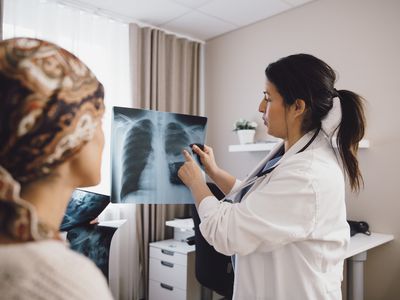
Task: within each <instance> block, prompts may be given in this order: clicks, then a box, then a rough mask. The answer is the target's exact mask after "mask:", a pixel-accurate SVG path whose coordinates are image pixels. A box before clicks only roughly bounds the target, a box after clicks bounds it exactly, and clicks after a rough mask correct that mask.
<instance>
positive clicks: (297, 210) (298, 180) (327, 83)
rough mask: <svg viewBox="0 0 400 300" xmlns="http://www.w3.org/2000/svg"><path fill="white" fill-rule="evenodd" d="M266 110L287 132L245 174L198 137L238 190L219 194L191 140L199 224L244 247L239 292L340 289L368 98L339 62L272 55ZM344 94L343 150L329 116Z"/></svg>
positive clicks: (269, 122) (207, 160) (289, 295)
mask: <svg viewBox="0 0 400 300" xmlns="http://www.w3.org/2000/svg"><path fill="white" fill-rule="evenodd" d="M265 74H266V79H267V80H266V90H265V92H264V94H265V96H264V98H263V99H262V101H261V103H260V106H259V111H260V112H261V113H262V114H263V115H262V118H263V120H264V124H265V126H266V127H267V132H268V133H269V134H270V135H273V136H275V137H278V138H281V139H283V141H282V143H280V144H279V145H277V146H276V148H275V149H273V150H272V151H271V152H270V154H269V155H268V156H267V157H266V158H265V159H264V160H263V161H261V163H260V164H259V165H258V166H257V167H256V168H255V169H254V171H252V172H251V173H250V175H249V176H248V178H246V179H245V180H244V182H240V181H239V180H237V179H236V178H235V177H233V176H232V175H230V174H229V173H227V172H226V171H224V170H222V169H221V168H219V167H218V165H217V164H216V162H215V159H214V155H213V151H212V148H210V147H207V146H205V149H204V151H202V150H200V149H199V148H198V147H196V146H194V147H193V150H194V151H195V152H196V153H197V154H198V155H199V156H200V158H201V161H202V163H203V165H204V167H205V171H206V173H207V174H208V175H209V176H210V178H211V179H213V180H214V182H215V183H216V184H217V185H218V186H219V188H220V189H221V190H222V191H223V192H224V193H225V194H226V195H227V198H228V199H230V200H233V203H230V202H228V201H221V202H220V201H218V200H217V199H216V198H215V197H213V196H212V194H211V192H210V190H209V189H208V188H207V185H206V183H205V181H204V177H203V175H202V173H201V170H200V168H199V167H198V165H197V164H196V162H195V161H194V160H193V158H192V157H191V155H190V154H189V153H188V152H187V151H185V150H184V152H183V154H184V156H185V159H186V162H185V164H184V165H183V166H182V167H181V169H180V170H179V173H178V174H179V177H180V178H181V179H182V181H183V182H184V183H185V184H186V185H187V186H188V187H189V188H190V190H191V192H192V194H193V196H194V198H195V201H196V206H197V209H198V212H199V216H200V218H201V224H200V230H201V232H202V234H203V236H204V238H205V239H206V240H207V241H208V242H209V243H210V244H211V245H213V246H214V248H215V249H216V250H217V251H219V252H221V253H223V254H225V255H235V256H236V263H235V283H234V296H233V298H234V299H244V300H248V299H278V300H293V299H308V300H312V299H315V300H321V299H341V298H342V295H341V280H342V273H343V261H344V258H345V254H346V249H347V246H348V243H349V239H350V234H349V227H348V225H347V222H346V207H345V179H344V174H346V177H347V178H348V181H349V183H350V187H351V189H352V190H356V191H357V190H359V188H360V186H361V185H362V177H361V173H360V170H359V167H358V161H357V157H356V155H357V150H358V142H359V141H360V140H361V139H362V137H363V135H364V127H365V118H364V111H363V106H362V98H361V97H360V96H358V95H357V94H355V93H353V92H350V91H347V90H339V91H337V90H336V89H335V88H334V83H335V80H336V76H335V72H334V71H333V70H332V68H331V67H329V66H328V65H327V64H326V63H324V62H323V61H321V60H320V59H318V58H316V57H314V56H311V55H307V54H297V55H291V56H288V57H284V58H282V59H280V60H278V61H277V62H274V63H272V64H270V65H269V66H268V67H267V69H266V70H265ZM336 99H337V100H338V101H340V107H341V119H340V120H339V121H338V124H337V125H338V126H334V127H335V128H334V129H335V130H336V129H337V146H338V148H337V150H336V151H335V149H334V148H333V147H332V143H331V137H332V133H333V131H334V130H331V129H329V128H327V127H326V126H324V122H326V120H327V119H331V116H328V115H329V114H330V112H331V110H332V107H333V106H334V101H336Z"/></svg>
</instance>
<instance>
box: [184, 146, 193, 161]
mask: <svg viewBox="0 0 400 300" xmlns="http://www.w3.org/2000/svg"><path fill="white" fill-rule="evenodd" d="M182 154H183V157H184V158H185V161H187V162H189V161H193V157H192V156H191V155H190V153H189V152H188V151H187V150H185V149H184V150H183V151H182Z"/></svg>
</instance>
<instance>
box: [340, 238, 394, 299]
mask: <svg viewBox="0 0 400 300" xmlns="http://www.w3.org/2000/svg"><path fill="white" fill-rule="evenodd" d="M391 240H393V235H391V234H382V233H373V232H372V233H371V235H370V236H368V235H365V234H362V233H358V234H356V235H355V236H353V237H351V238H350V246H349V249H348V251H347V254H346V258H348V261H347V299H349V300H363V299H364V262H365V261H366V260H367V251H368V250H369V249H372V248H375V247H377V246H379V245H382V244H385V243H387V242H390V241H391Z"/></svg>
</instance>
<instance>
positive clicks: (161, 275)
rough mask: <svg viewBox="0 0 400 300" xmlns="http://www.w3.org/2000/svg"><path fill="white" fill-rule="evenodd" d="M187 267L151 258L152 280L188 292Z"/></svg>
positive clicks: (150, 272) (150, 274)
mask: <svg viewBox="0 0 400 300" xmlns="http://www.w3.org/2000/svg"><path fill="white" fill-rule="evenodd" d="M186 273H187V270H186V266H181V265H178V264H174V263H171V262H168V261H164V260H159V259H155V258H151V257H150V266H149V277H150V279H153V280H157V281H160V282H163V283H165V284H168V285H171V286H173V287H178V288H180V289H182V290H186V283H187V276H186Z"/></svg>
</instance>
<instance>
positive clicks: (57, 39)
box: [3, 0, 132, 195]
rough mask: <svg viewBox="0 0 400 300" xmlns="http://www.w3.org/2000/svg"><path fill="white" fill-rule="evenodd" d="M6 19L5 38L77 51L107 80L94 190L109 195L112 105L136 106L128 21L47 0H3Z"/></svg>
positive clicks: (100, 78) (105, 81)
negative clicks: (102, 142) (98, 179)
mask: <svg viewBox="0 0 400 300" xmlns="http://www.w3.org/2000/svg"><path fill="white" fill-rule="evenodd" d="M3 22H4V24H3V38H4V39H6V38H11V37H22V36H26V37H35V38H40V39H44V40H48V41H51V42H54V43H56V44H58V45H59V46H61V47H63V48H65V49H67V50H69V51H70V52H72V53H74V54H75V55H76V56H78V57H79V58H80V59H81V60H82V61H83V62H84V63H85V64H86V65H88V66H89V68H90V69H91V70H92V71H93V73H94V74H95V75H96V76H97V78H98V79H99V80H100V81H101V82H102V83H103V85H104V88H105V104H106V115H105V117H104V120H103V127H104V128H103V129H104V133H105V137H106V143H105V147H104V152H103V161H102V179H101V183H100V184H99V185H98V186H96V187H93V188H90V190H93V191H96V192H99V193H102V194H107V195H109V193H110V181H111V174H110V172H111V171H110V170H111V168H110V155H111V154H110V145H111V141H110V140H111V113H112V106H124V107H131V106H132V101H131V90H130V87H131V84H130V72H129V29H128V24H124V23H121V22H118V21H114V20H111V19H109V18H107V17H104V16H98V15H95V14H94V13H90V12H86V11H82V10H80V9H78V8H74V7H69V6H65V5H63V4H60V3H58V2H57V1H44V0H4V19H3Z"/></svg>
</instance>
